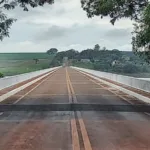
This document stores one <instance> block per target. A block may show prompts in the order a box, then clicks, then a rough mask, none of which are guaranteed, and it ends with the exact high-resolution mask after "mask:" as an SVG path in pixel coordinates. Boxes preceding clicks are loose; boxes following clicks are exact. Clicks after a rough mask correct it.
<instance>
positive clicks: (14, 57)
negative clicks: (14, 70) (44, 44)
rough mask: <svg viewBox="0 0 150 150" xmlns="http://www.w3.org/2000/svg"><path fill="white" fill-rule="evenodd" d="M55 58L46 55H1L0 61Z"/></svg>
mask: <svg viewBox="0 0 150 150" xmlns="http://www.w3.org/2000/svg"><path fill="white" fill-rule="evenodd" d="M51 57H53V56H51V55H48V54H46V53H0V60H32V59H34V58H37V59H49V58H51Z"/></svg>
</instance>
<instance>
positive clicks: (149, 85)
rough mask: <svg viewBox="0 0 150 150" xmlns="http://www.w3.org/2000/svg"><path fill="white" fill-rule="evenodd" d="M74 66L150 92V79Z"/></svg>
mask: <svg viewBox="0 0 150 150" xmlns="http://www.w3.org/2000/svg"><path fill="white" fill-rule="evenodd" d="M72 68H74V69H77V70H80V71H85V72H87V73H90V74H93V75H95V76H97V77H102V78H106V79H109V80H112V81H115V82H118V83H121V84H124V85H127V86H130V87H134V88H136V89H140V90H143V91H146V92H150V81H146V80H142V79H138V78H134V77H129V76H124V75H118V74H113V73H107V72H101V71H96V70H91V69H84V68H78V67H72Z"/></svg>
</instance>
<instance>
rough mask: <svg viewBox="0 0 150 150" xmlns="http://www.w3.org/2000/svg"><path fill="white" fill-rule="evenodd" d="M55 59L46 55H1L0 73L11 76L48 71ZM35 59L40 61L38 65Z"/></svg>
mask: <svg viewBox="0 0 150 150" xmlns="http://www.w3.org/2000/svg"><path fill="white" fill-rule="evenodd" d="M53 57H54V56H50V55H48V54H46V53H0V72H1V73H2V74H4V76H11V75H17V74H22V73H27V72H32V71H37V70H41V69H46V68H49V67H50V65H49V64H50V62H51V61H52V59H53ZM35 58H36V59H39V62H38V63H37V64H36V63H35V61H34V60H33V59H35Z"/></svg>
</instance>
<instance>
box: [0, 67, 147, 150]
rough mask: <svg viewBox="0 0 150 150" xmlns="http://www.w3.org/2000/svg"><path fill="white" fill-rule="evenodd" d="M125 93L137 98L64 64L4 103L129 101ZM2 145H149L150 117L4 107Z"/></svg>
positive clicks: (69, 148) (127, 148)
mask: <svg viewBox="0 0 150 150" xmlns="http://www.w3.org/2000/svg"><path fill="white" fill-rule="evenodd" d="M126 99H127V101H130V100H132V101H133V100H134V99H135V98H134V97H132V96H130V95H127V94H125V93H123V92H121V91H118V90H117V89H114V88H112V87H110V86H109V85H106V84H103V83H102V82H99V81H96V80H94V79H92V78H89V77H88V76H86V75H84V74H82V73H80V72H78V71H76V70H74V69H72V68H60V69H58V70H57V71H56V72H54V73H52V74H50V75H49V76H47V77H45V78H43V79H42V80H40V81H38V82H36V83H34V84H33V85H31V86H29V87H28V88H26V89H24V90H22V91H20V92H18V93H17V94H15V95H13V96H11V97H10V98H8V99H6V100H5V101H3V102H1V104H22V105H39V104H53V103H54V104H56V103H57V104H60V103H61V104H63V103H64V104H66V103H84V104H85V103H86V104H108V105H116V104H118V105H128V104H129V103H128V102H127V101H126ZM0 150H150V117H149V116H148V115H146V114H144V113H138V112H101V111H76V112H69V111H39V112H35V111H29V112H26V111H13V112H1V113H0Z"/></svg>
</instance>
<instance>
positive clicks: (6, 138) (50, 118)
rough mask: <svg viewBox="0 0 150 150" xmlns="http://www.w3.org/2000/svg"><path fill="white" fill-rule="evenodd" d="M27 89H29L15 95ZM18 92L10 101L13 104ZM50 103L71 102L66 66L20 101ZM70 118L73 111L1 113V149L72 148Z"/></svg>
mask: <svg viewBox="0 0 150 150" xmlns="http://www.w3.org/2000/svg"><path fill="white" fill-rule="evenodd" d="M36 85H37V83H36V84H35V85H34V86H32V88H34V87H35V86H36ZM32 88H29V89H30V90H31V89H32ZM26 92H28V89H25V90H24V91H20V92H19V93H17V94H16V95H19V96H20V95H21V96H23V95H24V94H25V93H26ZM16 95H14V96H12V97H11V98H12V100H11V98H9V102H11V103H14V102H15V101H16V100H17V99H16ZM7 102H8V100H6V103H7ZM49 103H69V99H68V90H67V83H66V74H65V70H64V69H59V70H58V71H56V72H55V73H54V74H53V75H50V76H49V77H48V78H46V80H45V81H44V82H42V84H40V85H39V86H38V87H37V88H35V89H34V90H32V91H31V92H30V93H29V94H28V95H25V96H24V97H23V98H22V99H21V100H20V101H18V103H17V104H22V105H26V104H30V105H38V104H49ZM3 104H4V103H3ZM70 117H71V115H70V112H32V111H31V112H24V111H22V112H5V113H4V114H3V115H1V116H0V150H6V149H9V150H33V149H34V150H35V149H36V150H49V149H51V150H60V149H62V150H70V149H72V141H71V134H70V131H71V129H70Z"/></svg>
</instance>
